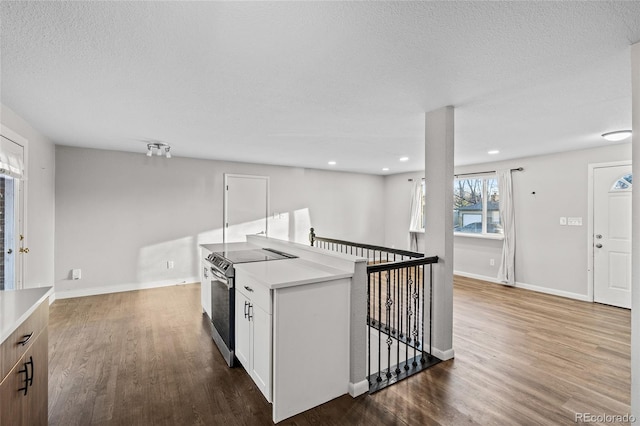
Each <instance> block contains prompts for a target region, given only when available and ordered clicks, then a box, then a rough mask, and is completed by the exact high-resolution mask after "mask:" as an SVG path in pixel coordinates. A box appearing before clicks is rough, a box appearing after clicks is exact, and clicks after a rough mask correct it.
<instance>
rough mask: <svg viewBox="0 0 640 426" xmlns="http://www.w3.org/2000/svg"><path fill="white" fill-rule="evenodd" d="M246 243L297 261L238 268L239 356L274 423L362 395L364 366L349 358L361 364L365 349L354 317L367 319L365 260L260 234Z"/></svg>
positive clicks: (213, 247)
mask: <svg viewBox="0 0 640 426" xmlns="http://www.w3.org/2000/svg"><path fill="white" fill-rule="evenodd" d="M247 244H249V245H251V246H253V247H261V248H265V247H269V248H274V249H277V250H281V251H283V252H286V253H290V254H294V255H296V256H299V257H298V258H296V259H283V260H275V261H268V262H252V263H240V264H236V265H235V272H236V277H235V289H236V298H235V306H236V309H235V311H236V312H235V321H236V324H235V332H236V343H235V346H236V347H235V351H236V357H237V358H238V360H239V361H240V362H241V363H242V365H243V366H244V368H245V370H246V371H247V372H248V374H249V375H250V376H251V377H252V379H253V380H254V382H255V383H256V386H257V387H258V388H259V389H260V391H261V392H262V393H263V395H264V396H265V398H266V399H267V401H269V402H271V403H272V405H273V421H274V422H275V423H277V422H279V421H281V420H284V419H286V418H289V417H291V416H294V415H296V414H298V413H301V412H303V411H306V410H308V409H310V408H313V407H316V406H318V405H320V404H323V403H325V402H327V401H330V400H331V399H334V398H337V397H339V396H341V395H344V394H346V393H350V394H351V395H352V396H357V395H359V394H361V393H363V392H365V391H366V389H367V382H366V380H364V377H365V374H364V365H355V366H354V365H353V364H354V362H353V360H354V359H358V360H361V359H364V356H359V355H357V354H354V352H359V351H360V350H362V351H364V341H365V338H366V337H365V336H366V334H365V333H366V324H365V320H364V319H362V322H360V321H359V320H358V321H357V322H358V323H356V324H354V318H358V319H359V318H360V317H363V316H364V315H365V314H366V312H365V311H366V296H364V294H365V293H364V292H363V291H364V289H365V286H366V281H364V282H361V281H362V280H363V279H364V280H366V278H363V277H365V275H364V274H363V273H362V271H364V270H366V260H365V259H360V258H356V257H353V256H347V255H341V254H337V253H330V252H326V251H323V250H319V249H315V248H312V247H308V246H304V245H300V244H295V243H289V242H285V241H281V240H274V239H270V238H266V237H259V236H248V239H247ZM205 247H206V249H208V250H212V251H215V250H216V249H222V247H224V245H206V246H203V248H205ZM354 280H355V281H357V283H355V282H354ZM354 285H355V286H357V288H355V290H356V291H355V293H356V294H357V298H356V300H353V296H354ZM354 311H357V312H355V313H354ZM354 314H355V315H354ZM354 337H355V338H354ZM354 344H355V345H354ZM354 348H356V350H354ZM354 355H355V356H354ZM358 364H360V363H358ZM354 372H355V375H354ZM354 377H355V378H356V379H354Z"/></svg>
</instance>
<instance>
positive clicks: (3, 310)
mask: <svg viewBox="0 0 640 426" xmlns="http://www.w3.org/2000/svg"><path fill="white" fill-rule="evenodd" d="M52 291H53V287H37V288H27V289H24V290H6V291H0V344H2V343H4V341H5V340H7V338H8V337H9V336H11V333H13V332H14V331H16V329H17V328H18V326H20V324H22V323H23V322H24V321H25V320H26V319H27V318H29V315H31V314H32V313H33V312H34V311H35V310H36V308H37V307H38V306H40V303H42V302H43V301H44V300H45V299H48V298H49V295H50V294H51V293H52Z"/></svg>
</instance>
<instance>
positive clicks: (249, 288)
mask: <svg viewBox="0 0 640 426" xmlns="http://www.w3.org/2000/svg"><path fill="white" fill-rule="evenodd" d="M244 288H245V289H247V291H251V292H253V289H252V288H251V287H249V286H246V285H245V286H244Z"/></svg>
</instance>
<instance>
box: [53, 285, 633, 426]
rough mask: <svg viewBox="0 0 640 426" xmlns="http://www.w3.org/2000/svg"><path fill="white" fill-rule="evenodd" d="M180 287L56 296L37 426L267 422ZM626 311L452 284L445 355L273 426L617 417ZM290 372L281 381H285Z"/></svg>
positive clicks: (193, 297) (196, 297)
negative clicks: (44, 398)
mask: <svg viewBox="0 0 640 426" xmlns="http://www.w3.org/2000/svg"><path fill="white" fill-rule="evenodd" d="M207 327H208V326H207V324H206V323H205V322H204V321H203V316H202V314H201V309H200V287H199V285H198V284H190V285H183V286H175V287H164V288H159V289H153V290H142V291H135V292H127V293H116V294H109V295H102V296H91V297H84V298H77V299H65V300H57V301H56V302H54V303H53V305H52V306H51V312H50V323H49V339H50V343H49V351H50V353H49V423H50V424H51V425H61V426H62V425H64V426H67V425H92V424H94V425H262V424H265V425H268V424H272V422H271V406H270V405H269V404H267V402H266V401H265V400H264V399H263V397H262V395H261V394H260V392H259V391H258V390H257V389H256V388H255V386H254V385H253V382H252V381H251V379H250V378H249V376H248V375H247V374H246V373H245V371H244V370H243V369H242V368H234V369H229V368H227V367H226V365H225V364H224V361H223V359H222V357H221V356H220V354H219V353H218V350H217V348H216V347H215V345H214V344H213V342H212V340H211V338H210V337H209V334H208V328H207ZM629 344H630V312H629V311H628V310H624V309H618V308H613V307H609V306H603V305H598V304H592V303H585V302H579V301H574V300H569V299H563V298H559V297H555V296H549V295H543V294H538V293H533V292H529V291H526V290H521V289H514V288H508V287H503V286H499V285H495V284H489V283H483V282H480V281H476V280H470V279H466V278H460V277H456V282H455V286H454V349H455V351H456V358H455V359H454V360H451V361H448V362H443V363H441V364H438V365H436V366H435V367H433V368H431V369H429V370H427V371H426V372H423V373H420V374H418V375H416V376H413V377H411V378H409V379H407V380H405V381H403V382H401V383H399V384H396V385H394V386H392V387H390V388H388V389H386V390H383V391H380V392H378V393H376V394H374V395H372V396H368V395H363V396H361V397H358V398H356V399H353V398H351V397H350V396H348V395H345V396H342V397H340V398H337V399H335V400H333V401H331V402H329V403H327V404H324V405H322V406H320V407H318V408H315V409H313V410H309V411H307V412H305V413H302V414H299V415H297V416H295V417H293V418H291V419H288V420H286V421H284V422H281V423H280V424H287V425H312V424H313V425H351V424H353V425H463V424H469V425H514V424H520V425H533V424H536V425H563V424H567V425H569V424H575V422H574V419H575V413H578V412H589V413H593V414H602V413H607V414H625V413H628V412H629V402H630V401H629V387H630V347H629ZM292 374H295V372H292Z"/></svg>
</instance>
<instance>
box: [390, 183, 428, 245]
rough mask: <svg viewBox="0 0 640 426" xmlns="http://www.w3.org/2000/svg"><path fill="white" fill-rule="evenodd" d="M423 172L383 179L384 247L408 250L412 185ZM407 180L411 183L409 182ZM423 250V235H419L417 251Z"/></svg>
mask: <svg viewBox="0 0 640 426" xmlns="http://www.w3.org/2000/svg"><path fill="white" fill-rule="evenodd" d="M423 177H424V173H423V172H411V173H398V174H395V175H389V176H386V177H385V179H384V200H385V203H384V211H385V227H384V232H385V233H384V245H385V246H386V247H391V248H397V249H401V250H409V249H410V248H411V245H410V241H409V224H410V223H411V211H410V206H411V198H412V196H413V185H414V183H415V182H418V181H421V180H422V178H423ZM409 179H412V180H413V181H412V182H410V181H409ZM422 250H424V233H420V234H419V241H418V251H420V252H422Z"/></svg>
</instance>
